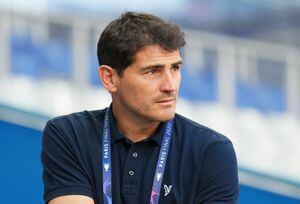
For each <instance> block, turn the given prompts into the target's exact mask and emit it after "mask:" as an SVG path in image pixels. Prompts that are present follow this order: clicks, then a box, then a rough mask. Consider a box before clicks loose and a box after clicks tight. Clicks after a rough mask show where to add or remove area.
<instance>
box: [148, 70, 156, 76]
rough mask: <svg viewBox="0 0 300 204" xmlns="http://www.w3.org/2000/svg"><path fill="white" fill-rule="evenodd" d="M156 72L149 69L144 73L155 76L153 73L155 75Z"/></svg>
mask: <svg viewBox="0 0 300 204" xmlns="http://www.w3.org/2000/svg"><path fill="white" fill-rule="evenodd" d="M157 72H158V70H157V69H150V70H148V71H147V72H146V74H149V75H153V74H155V73H157Z"/></svg>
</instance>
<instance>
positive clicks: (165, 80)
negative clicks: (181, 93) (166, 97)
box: [160, 71, 176, 93]
mask: <svg viewBox="0 0 300 204" xmlns="http://www.w3.org/2000/svg"><path fill="white" fill-rule="evenodd" d="M160 89H161V92H164V93H170V92H174V91H175V90H176V80H175V78H174V76H173V74H172V73H171V71H166V72H164V77H162V82H161V87H160Z"/></svg>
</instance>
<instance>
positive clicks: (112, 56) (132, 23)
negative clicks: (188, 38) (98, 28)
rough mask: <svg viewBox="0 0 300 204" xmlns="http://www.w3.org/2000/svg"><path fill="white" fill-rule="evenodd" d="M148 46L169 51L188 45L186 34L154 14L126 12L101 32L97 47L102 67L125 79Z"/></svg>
mask: <svg viewBox="0 0 300 204" xmlns="http://www.w3.org/2000/svg"><path fill="white" fill-rule="evenodd" d="M148 45H160V46H161V47H163V48H164V49H165V50H167V51H174V50H177V49H180V48H181V47H183V46H184V45H185V39H184V33H183V32H182V31H181V30H180V28H179V27H178V26H177V25H175V24H172V23H167V22H165V21H163V20H162V19H160V18H159V17H156V16H154V15H151V14H146V13H139V12H125V13H123V14H122V15H121V16H120V17H119V18H118V19H116V20H114V21H112V22H111V23H110V24H109V25H108V26H107V27H106V28H105V29H104V31H103V32H102V34H101V36H100V39H99V41H98V45H97V56H98V62H99V65H108V66H111V67H112V68H114V69H116V70H117V72H118V74H119V75H120V76H122V74H123V72H124V70H125V69H126V67H127V66H129V65H130V64H131V63H133V61H134V57H135V54H136V53H137V52H138V51H139V50H140V49H141V48H143V47H145V46H148Z"/></svg>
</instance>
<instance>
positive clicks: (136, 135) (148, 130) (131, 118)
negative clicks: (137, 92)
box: [112, 103, 159, 143]
mask: <svg viewBox="0 0 300 204" xmlns="http://www.w3.org/2000/svg"><path fill="white" fill-rule="evenodd" d="M112 107H113V114H114V116H115V118H116V121H117V127H118V129H119V131H120V132H121V133H122V134H124V135H125V136H126V137H127V138H128V139H130V140H131V141H132V142H134V143H135V142H139V141H141V140H144V139H146V138H148V137H150V136H151V135H152V134H153V133H154V132H155V130H156V129H157V127H158V126H159V122H153V121H149V120H145V119H144V118H140V117H137V116H136V115H133V114H132V113H131V112H129V111H127V109H122V108H120V106H119V105H116V104H115V103H113V104H112Z"/></svg>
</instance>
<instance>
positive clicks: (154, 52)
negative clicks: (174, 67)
mask: <svg viewBox="0 0 300 204" xmlns="http://www.w3.org/2000/svg"><path fill="white" fill-rule="evenodd" d="M180 60H182V59H181V56H180V52H179V49H177V50H174V51H168V50H165V49H164V48H162V47H161V46H159V45H150V46H145V47H143V48H142V49H140V50H139V51H138V52H137V53H136V54H135V57H134V61H133V63H132V65H135V66H139V67H140V66H148V65H152V64H166V65H167V64H172V63H175V62H178V61H180Z"/></svg>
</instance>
